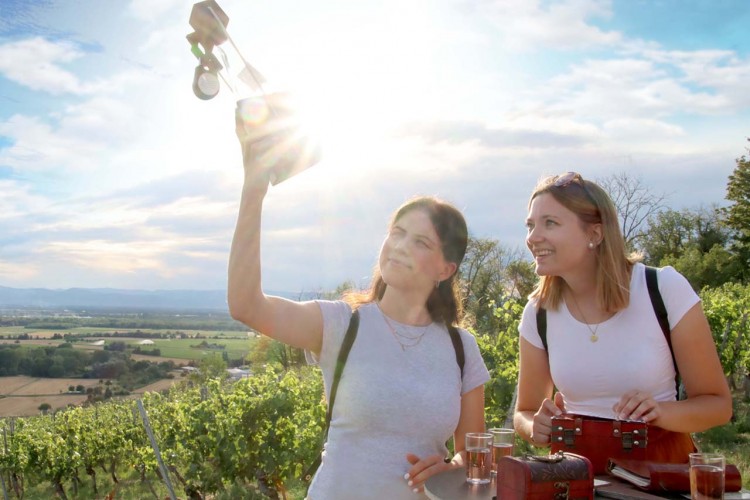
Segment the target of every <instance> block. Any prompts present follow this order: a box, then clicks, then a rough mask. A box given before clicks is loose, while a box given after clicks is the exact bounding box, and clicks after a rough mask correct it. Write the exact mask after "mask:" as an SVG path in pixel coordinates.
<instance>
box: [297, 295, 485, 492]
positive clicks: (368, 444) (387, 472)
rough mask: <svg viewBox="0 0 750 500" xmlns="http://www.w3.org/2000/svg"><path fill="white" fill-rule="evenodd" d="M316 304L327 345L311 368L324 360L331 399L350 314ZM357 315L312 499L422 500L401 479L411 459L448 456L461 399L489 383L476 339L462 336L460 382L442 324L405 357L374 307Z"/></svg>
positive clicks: (339, 305)
mask: <svg viewBox="0 0 750 500" xmlns="http://www.w3.org/2000/svg"><path fill="white" fill-rule="evenodd" d="M318 303H319V305H320V309H321V311H322V312H323V346H322V349H321V353H320V359H319V360H315V359H314V357H313V356H312V355H310V353H308V361H312V362H315V361H319V363H320V367H321V369H322V371H323V382H324V386H325V392H326V397H328V395H329V391H330V387H331V384H332V383H333V371H334V367H335V365H336V359H337V357H338V353H339V348H340V347H341V342H342V341H343V338H344V334H345V333H346V330H347V327H348V326H349V320H350V318H351V309H350V307H349V305H348V304H346V303H345V302H340V301H336V302H329V301H319V302H318ZM359 311H360V312H359V314H360V322H359V330H358V334H357V338H356V340H355V342H354V345H353V347H352V350H351V352H350V353H349V358H348V360H347V362H346V366H345V367H344V371H343V374H342V376H341V381H340V382H339V387H338V393H337V394H336V403H335V405H334V408H333V416H332V419H331V427H330V429H329V431H328V442H327V443H326V446H325V452H324V453H323V460H322V463H321V465H320V468H319V469H318V471H317V473H316V474H315V477H314V478H313V480H312V482H311V484H310V489H309V491H308V498H309V499H312V500H336V499H342V500H344V499H346V500H351V499H357V500H365V499H373V500H374V499H378V500H381V499H384V498H387V499H389V500H399V499H409V500H412V499H417V498H425V496H424V495H422V494H419V495H418V494H415V493H414V492H413V491H412V488H411V487H409V486H408V485H407V483H406V480H405V479H404V474H406V472H407V471H408V470H409V468H410V467H411V465H410V464H409V462H407V460H406V454H407V453H414V454H415V455H417V456H419V457H420V458H425V457H427V456H429V455H435V454H438V455H441V456H446V455H447V449H446V446H445V442H446V441H447V440H448V439H449V438H450V437H451V436H452V435H453V431H454V430H455V429H456V426H457V425H458V419H459V416H460V413H461V395H462V394H465V393H466V392H468V391H470V390H472V389H474V388H476V387H478V386H480V385H482V384H484V383H485V382H487V381H488V380H489V378H490V376H489V372H488V371H487V367H486V366H485V364H484V361H483V360H482V357H481V355H480V352H479V347H478V346H477V342H476V339H475V338H474V337H473V336H472V335H471V334H470V333H468V332H467V331H465V330H462V329H459V332H460V334H461V340H462V341H463V345H464V358H465V362H464V375H463V383H462V380H461V375H460V369H459V366H458V363H457V362H456V354H455V350H454V348H453V343H452V342H451V339H450V335H449V333H448V330H447V328H446V327H445V326H444V325H440V324H438V323H433V324H432V325H431V326H430V327H429V329H428V330H427V332H426V333H425V335H424V337H423V338H422V340H421V341H420V342H419V343H418V344H417V345H415V346H414V347H409V348H406V349H405V350H402V348H401V346H400V345H399V344H398V343H397V342H396V340H395V338H394V337H393V334H392V333H391V331H390V329H389V328H388V326H387V324H386V323H385V320H384V318H383V315H382V313H381V312H380V309H379V308H378V307H377V305H376V304H365V305H363V306H362V307H360V309H359ZM390 321H391V323H392V324H393V325H394V326H396V327H397V328H403V329H407V328H408V326H407V325H402V324H400V323H397V322H395V321H393V320H390Z"/></svg>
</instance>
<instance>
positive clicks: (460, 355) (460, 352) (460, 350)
mask: <svg viewBox="0 0 750 500" xmlns="http://www.w3.org/2000/svg"><path fill="white" fill-rule="evenodd" d="M448 333H449V334H450V336H451V342H453V350H455V351H456V363H458V368H459V369H460V370H461V380H463V379H464V343H463V342H461V334H460V333H458V328H456V327H455V326H453V325H448Z"/></svg>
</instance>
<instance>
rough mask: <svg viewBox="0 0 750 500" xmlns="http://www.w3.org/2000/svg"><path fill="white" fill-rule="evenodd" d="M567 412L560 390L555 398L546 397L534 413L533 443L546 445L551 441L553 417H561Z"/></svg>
mask: <svg viewBox="0 0 750 500" xmlns="http://www.w3.org/2000/svg"><path fill="white" fill-rule="evenodd" d="M564 412H565V402H564V401H563V395H562V393H560V392H558V393H556V394H555V396H554V400H552V399H549V398H546V399H545V400H544V401H542V405H541V406H540V407H539V410H538V411H537V412H536V413H534V420H533V423H532V428H531V444H533V445H537V446H540V445H542V446H546V445H548V444H549V443H550V434H551V433H552V417H559V416H560V415H562V414H563V413H564Z"/></svg>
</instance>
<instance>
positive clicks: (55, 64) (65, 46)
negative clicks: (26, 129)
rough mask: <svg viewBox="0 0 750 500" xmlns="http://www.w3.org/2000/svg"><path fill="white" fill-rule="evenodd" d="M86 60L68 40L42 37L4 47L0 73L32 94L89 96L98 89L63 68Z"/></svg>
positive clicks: (0, 61) (0, 48) (0, 59)
mask: <svg viewBox="0 0 750 500" xmlns="http://www.w3.org/2000/svg"><path fill="white" fill-rule="evenodd" d="M83 56H84V53H83V52H82V51H81V50H79V48H78V46H77V45H76V44H74V43H72V42H68V41H65V40H62V41H59V42H52V41H49V40H46V39H44V38H41V37H34V38H29V39H26V40H20V41H16V42H9V43H5V44H3V45H0V72H2V73H3V74H4V75H5V76H6V77H7V78H8V79H9V80H12V81H14V82H16V83H18V84H20V85H23V86H26V87H28V88H30V89H32V90H41V91H44V92H48V93H50V94H53V95H59V94H66V93H70V94H85V93H89V92H91V91H92V90H93V89H94V88H95V86H94V85H91V84H86V83H83V82H82V81H81V80H80V79H79V78H78V77H77V76H76V75H75V74H74V73H72V72H70V71H68V70H66V69H64V68H63V65H64V64H65V63H70V62H73V61H75V60H76V59H79V58H81V57H83Z"/></svg>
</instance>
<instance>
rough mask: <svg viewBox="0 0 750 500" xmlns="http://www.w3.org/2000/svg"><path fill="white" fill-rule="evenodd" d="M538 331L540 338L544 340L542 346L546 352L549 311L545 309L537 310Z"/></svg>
mask: <svg viewBox="0 0 750 500" xmlns="http://www.w3.org/2000/svg"><path fill="white" fill-rule="evenodd" d="M536 331H537V332H539V337H540V338H541V339H542V345H543V346H544V350H545V351H546V350H547V310H546V309H545V308H543V307H541V306H540V307H539V309H537V310H536Z"/></svg>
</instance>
